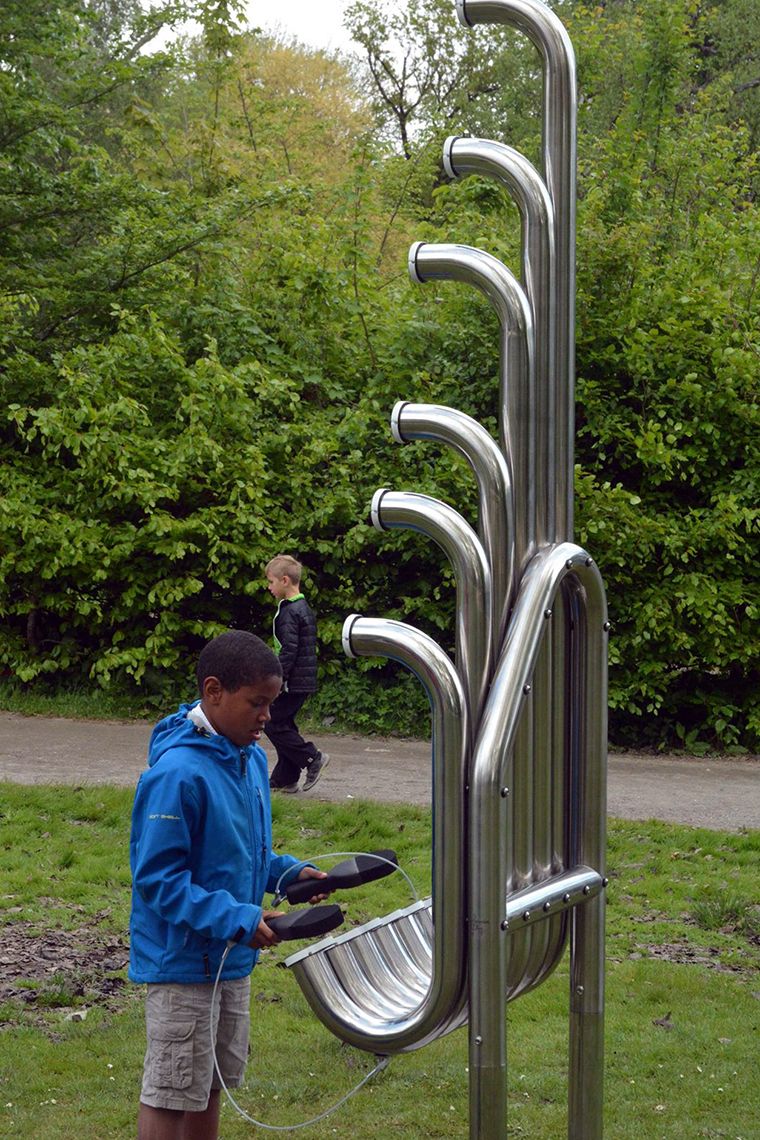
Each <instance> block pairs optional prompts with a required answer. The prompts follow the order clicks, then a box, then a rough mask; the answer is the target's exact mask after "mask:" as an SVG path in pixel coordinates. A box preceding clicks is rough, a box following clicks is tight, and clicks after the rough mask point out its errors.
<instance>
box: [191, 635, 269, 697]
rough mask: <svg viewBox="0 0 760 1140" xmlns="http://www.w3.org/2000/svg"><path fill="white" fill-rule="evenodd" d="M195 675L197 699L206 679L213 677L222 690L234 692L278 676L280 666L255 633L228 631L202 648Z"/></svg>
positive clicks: (201, 692)
mask: <svg viewBox="0 0 760 1140" xmlns="http://www.w3.org/2000/svg"><path fill="white" fill-rule="evenodd" d="M195 675H196V677H197V679H198V691H199V693H200V694H201V696H202V695H203V683H204V681H205V680H206V678H207V677H216V678H217V679H218V680H219V683H220V684H221V686H222V688H224V689H226V690H227V692H228V693H235V692H237V690H238V689H239V688H241V687H242V686H243V685H253V684H255V683H256V681H261V680H262V679H263V678H264V677H281V676H282V666H281V665H280V662H279V661H278V659H277V657H276V655H275V654H274V653H273V652H272V650H271V649H270V648H269V646H268V645H266V644H265V643H264V642H263V641H262V640H261V638H260V637H257V636H256V634H255V633H248V631H247V630H244V629H230V630H228V631H227V633H220V634H219V636H218V637H215V638H213V640H212V641H209V642H208V644H207V645H204V647H203V649H202V650H201V654H200V657H199V658H198V665H197V668H196V670H195Z"/></svg>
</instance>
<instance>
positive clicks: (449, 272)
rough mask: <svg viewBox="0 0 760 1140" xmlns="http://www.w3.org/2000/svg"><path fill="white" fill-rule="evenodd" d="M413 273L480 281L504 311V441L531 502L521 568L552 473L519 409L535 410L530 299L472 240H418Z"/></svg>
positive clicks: (525, 513) (523, 515)
mask: <svg viewBox="0 0 760 1140" xmlns="http://www.w3.org/2000/svg"><path fill="white" fill-rule="evenodd" d="M409 274H410V276H411V278H412V280H413V281H418V282H425V281H435V280H439V281H462V282H464V283H465V284H467V285H474V286H475V288H476V289H479V290H480V291H481V292H482V293H485V295H486V296H487V297H488V299H489V301H490V302H491V304H492V305H493V306H494V308H495V309H496V312H497V314H498V316H499V322H500V325H501V362H500V372H501V376H500V395H499V432H500V436H501V440H500V442H501V447H502V451H503V452H504V455H505V457H506V460H507V464H508V466H509V469H510V471H511V472H512V480H513V484H514V495H515V500H516V502H519V503H524V504H525V509H524V510H521V511H519V512H518V514H517V517H516V520H515V522H516V528H517V529H516V530H515V543H514V545H515V551H514V559H515V568H516V570H517V572H518V573H519V571H520V570H521V569H522V568H523V567H524V566H525V564H526V563H527V562H528V561H529V559H530V558H531V557H532V555H533V553H534V551H535V546H536V537H537V536H536V504H537V503H540V502H543V501H544V499H545V498H546V495H545V491H544V489H543V488H544V481H545V478H546V473H545V472H541V471H538V470H537V467H536V425H535V411H531V413H530V414H529V415H528V416H527V424H525V420H526V417H525V416H524V415H520V414H519V412H518V410H519V409H525V408H529V409H535V390H536V382H535V356H536V347H535V328H534V323H533V311H532V309H531V305H530V301H529V300H528V297H527V296H526V293H525V290H524V289H523V287H522V286H521V285H520V282H519V281H518V280H517V278H516V277H515V276H514V274H513V273H512V272H511V271H510V270H509V269H507V267H506V266H505V265H504V264H503V263H502V262H501V261H499V259H498V258H497V257H493V256H492V255H491V254H490V253H484V252H483V250H480V249H474V248H473V247H472V246H469V245H432V244H427V243H425V242H415V244H414V245H412V247H411V249H410V250H409ZM512 423H518V424H519V425H520V430H519V446H518V441H517V440H513V439H512V436H511V424H512ZM523 425H525V426H523ZM537 480H538V484H539V485H538V489H537Z"/></svg>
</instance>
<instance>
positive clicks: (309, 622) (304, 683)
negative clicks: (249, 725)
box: [264, 554, 330, 792]
mask: <svg viewBox="0 0 760 1140" xmlns="http://www.w3.org/2000/svg"><path fill="white" fill-rule="evenodd" d="M301 571H302V566H301V563H300V562H298V561H296V559H295V558H291V556H290V555H289V554H278V555H277V557H276V558H273V559H272V560H271V561H270V562H268V563H267V565H266V576H267V585H268V587H269V592H270V593H271V595H272V597H273V598H275V599H276V601H277V613H276V614H275V616H274V622H273V623H272V631H273V636H274V649H275V653H276V654H277V656H278V657H279V659H280V665H281V666H282V679H283V685H282V692H281V693H280V695H279V697H278V698H277V700H276V701H275V702H274V704H273V705H272V708H271V713H272V719H271V720H270V721H269V723H268V724H267V725H266V727H265V729H264V731H265V733H266V734H267V736H268V737H269V739H270V740H271V741H272V744H273V745H274V747H275V749H276V751H277V764H276V765H275V767H274V769H273V771H272V775H271V777H270V780H269V786H270V787H271V788H272V789H273V790H275V791H280V792H297V791H298V781H299V779H300V776H301V770H302V769H304V768H305V769H306V779H305V780H304V784H303V791H305V792H310V791H311V789H312V788H313V787H314V785H315V784H316V782H317V780H318V779H319V777H320V776H321V775H322V773H323V771H324V770H325V768H326V766H327V764H328V763H329V760H330V757H329V756H328V755H327V753H326V752H320V751H319V749H318V748H317V746H316V745H315V744H314V743H313V742H312V741H311V740H304V738H303V737H302V736H301V733H300V732H299V731H298V726H297V724H296V721H295V718H296V715H297V713H298V712H299V710H300V708H301V706H302V705H303V703H304V701H305V700H306V698H307V697H308V695H309V693H315V692H316V691H317V622H316V619H315V617H314V613H313V611H312V609H311V606H310V605H309V603H308V602H307V601H306V598H305V597H304V596H303V594H302V593H301Z"/></svg>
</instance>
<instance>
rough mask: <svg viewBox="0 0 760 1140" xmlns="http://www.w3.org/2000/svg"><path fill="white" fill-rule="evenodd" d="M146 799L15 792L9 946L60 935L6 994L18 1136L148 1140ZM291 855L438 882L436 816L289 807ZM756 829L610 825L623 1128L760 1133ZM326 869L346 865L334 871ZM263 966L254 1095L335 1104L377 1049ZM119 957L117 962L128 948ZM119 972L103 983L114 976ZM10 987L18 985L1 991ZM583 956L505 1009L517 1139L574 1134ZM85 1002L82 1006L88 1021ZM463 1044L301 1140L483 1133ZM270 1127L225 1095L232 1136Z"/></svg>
mask: <svg viewBox="0 0 760 1140" xmlns="http://www.w3.org/2000/svg"><path fill="white" fill-rule="evenodd" d="M130 803H131V793H130V792H128V791H124V790H123V789H115V788H110V787H109V788H105V787H88V788H82V789H74V788H56V787H49V788H48V787H37V786H35V787H20V786H18V785H12V784H5V785H0V883H2V887H0V959H2V960H5V959H6V958H8V957H12V956H13V954H14V953H17V952H18V950H19V948H20V950H21V954H22V960H23V962H24V963H27V962H28V965H25V966H24V969H25V970H28V971H29V974H30V975H33V970H32V967H33V965H34V964H35V963H36V962H38V961H41V960H42V955H43V954H44V953H47V952H49V951H50V950H51V947H55V946H57V948H58V950H57V954H58V956H57V958H56V957H53V958H52V959H51V966H52V968H51V970H50V971H49V972H48V974H47V975H46V976H45V977H44V978H40V977H39V976H36V975H35V976H27V977H26V978H23V977H22V978H21V979H20V980H19V984H18V985H17V986H16V987H15V988H13V989H12V990H11V991H10V992H7V993H5V996H4V997H3V999H2V1001H1V1002H0V1017H1V1018H2V1023H3V1025H2V1028H0V1137H6V1136H7V1137H34V1138H35V1140H106V1138H109V1137H118V1138H125V1140H126V1138H128V1137H129V1138H131V1137H133V1136H134V1131H135V1127H134V1120H135V1113H136V1103H137V1098H138V1092H139V1081H140V1073H141V1067H142V1054H143V1048H144V1037H143V1034H144V1027H143V1019H142V1017H143V1015H142V1001H141V991H140V989H139V988H138V987H132V986H130V985H128V984H127V985H124V984H123V981H124V969H123V955H124V949H125V945H126V938H125V931H126V926H127V920H128V910H129V872H128V856H127V840H128V831H129V811H130ZM274 820H275V835H276V836H277V838H278V844H279V846H280V848H281V849H282V850H290V851H292V852H294V853H295V854H302V855H308V854H313V853H315V852H316V853H320V852H326V851H331V850H332V851H343V850H362V849H368V848H372V847H386V846H387V847H394V848H395V849H396V850H397V851H398V854H399V858H400V862H401V864H402V866H403V867H404V869H405V870H406V871H407V872H408V873H409V874H410V876H411V877H412V879H413V880H414V882H415V884H416V886H417V889H418V891H419V893H420V894H424V893H425V892H426V891H427V889H428V885H429V875H430V867H429V864H430V842H429V813H428V812H427V811H426V810H423V809H416V808H412V807H409V808H406V807H398V806H394V807H392V808H391V807H388V806H383V805H377V804H367V803H363V802H361V801H350V802H347V803H345V804H340V805H337V806H333V805H327V804H323V803H310V802H308V801H300V800H298V801H295V802H291V801H289V800H288V801H286V800H284V799H280V800H277V801H276V802H275V805H274ZM759 853H760V835H759V834H758V833H757V832H754V833H739V834H723V833H720V832H707V831H697V830H691V829H688V828H682V827H675V826H670V825H665V824H657V823H647V824H641V823H627V822H614V821H613V823H612V825H611V827H610V842H609V871H610V885H609V891H608V893H609V908H608V941H607V950H608V979H607V1015H606V1065H605V1070H606V1071H605V1120H606V1130H605V1135H606V1137H607V1138H608V1140H634V1138H635V1140H640V1138H641V1137H646V1138H647V1140H649V1138H650V1137H651V1138H654V1140H701V1138H717V1137H726V1138H729V1140H737V1138H739V1137H740V1138H741V1140H760V1093H759V1092H758V1090H760V1069H759V1067H758V1049H757V1041H758V1028H759V1026H760V980H758V967H760V938H758V913H760V908H758V901H759V899H758V886H757V867H758V854H759ZM328 865H329V864H328ZM341 901H342V903H343V904H344V906H345V909H346V911H347V921H348V922H360V921H364V920H365V919H367V918H369V917H372V916H374V915H376V914H382V913H387V912H388V911H390V910H392V909H394V908H395V907H397V906H399V905H404V904H405V903H407V902H408V901H409V889H408V887H407V885H406V884H405V883H404V881H403V880H402V879H401V878H400V877H399V876H392V877H391V878H389V879H385V880H382V881H380V882H378V883H374V884H370V885H368V886H367V887H365V888H363V889H362V890H361V891H356V892H346V893H345V894H344V895H343V896H342V898H341ZM291 951H292V946H291V947H288V946H285V947H279V948H278V949H277V950H276V951H274V952H272V953H270V954H267V955H264V956H263V959H262V962H261V964H260V965H259V967H258V968H257V970H256V971H255V973H254V976H253V995H254V996H253V1000H252V1041H251V1048H252V1054H251V1063H250V1065H249V1070H248V1078H247V1084H246V1086H245V1087H244V1088H243V1089H241V1090H239V1091H238V1093H237V1094H236V1095H237V1099H238V1101H239V1103H240V1104H241V1106H242V1107H243V1108H244V1109H245V1111H246V1112H247V1113H248V1114H249V1115H251V1116H253V1117H254V1118H256V1119H259V1120H262V1121H263V1122H265V1123H269V1124H294V1123H297V1122H299V1121H301V1120H303V1119H304V1118H306V1117H308V1116H312V1115H314V1114H316V1113H318V1112H320V1111H322V1110H323V1109H325V1108H327V1107H328V1106H329V1105H331V1104H332V1103H334V1102H335V1101H336V1100H337V1099H338V1098H339V1097H340V1096H341V1095H343V1093H345V1092H347V1091H348V1089H350V1088H351V1087H352V1086H353V1085H354V1084H355V1083H356V1082H357V1081H358V1080H359V1079H360V1077H361V1075H363V1074H364V1073H365V1072H366V1071H367V1070H368V1067H370V1066H371V1059H368V1058H367V1057H365V1055H363V1054H360V1053H357V1052H356V1051H354V1050H352V1049H349V1048H347V1047H345V1046H343V1045H341V1043H340V1042H339V1041H338V1040H337V1039H336V1038H334V1037H332V1036H331V1035H330V1034H329V1033H328V1032H327V1031H326V1030H325V1029H324V1028H323V1027H322V1026H321V1024H320V1023H319V1022H318V1021H317V1020H316V1018H315V1017H314V1016H313V1015H312V1014H311V1012H310V1010H309V1009H308V1007H307V1005H306V1003H305V1000H304V998H303V997H302V995H301V993H300V990H299V989H298V987H297V985H296V983H295V981H294V979H293V977H292V976H291V974H290V973H289V972H288V971H284V970H281V969H279V968H278V963H279V962H280V961H281V960H282V958H283V957H285V956H287V954H288V953H290V952H291ZM120 955H121V957H120ZM106 983H107V984H106ZM5 989H6V990H8V987H7V986H6V987H5ZM567 989H568V963H567V958H566V957H565V958H564V959H563V960H562V962H561V963H560V965H559V967H558V969H557V970H556V971H555V973H554V975H552V977H551V978H550V979H549V980H548V981H547V982H546V983H545V984H544V985H543V986H541V987H540V988H539V989H538V990H537V991H535V992H534V993H531V994H528V995H526V996H525V997H523V998H521V999H520V1000H519V1001H517V1002H515V1003H514V1004H513V1005H511V1006H510V1007H509V1014H508V1039H509V1052H508V1059H509V1081H508V1084H509V1134H510V1136H514V1137H522V1136H525V1137H532V1138H534V1140H558V1138H559V1137H561V1136H563V1135H564V1134H565V1127H566V1125H565V1120H566V1098H567V1090H566V1077H567V1059H566V1055H567V1009H568V1002H567ZM72 1013H75V1014H76V1013H79V1014H80V1015H81V1014H82V1013H84V1014H85V1015H86V1016H85V1018H84V1020H81V1021H72V1020H70V1019H69V1018H70V1017H71V1014H72ZM466 1069H467V1037H466V1031H459V1032H457V1033H454V1034H451V1035H450V1036H449V1037H446V1038H443V1039H441V1040H438V1041H436V1042H434V1043H433V1044H432V1045H430V1046H428V1047H426V1048H425V1049H422V1050H420V1051H418V1052H415V1053H412V1054H408V1055H404V1056H400V1057H395V1058H393V1059H392V1060H391V1063H390V1066H389V1068H388V1069H387V1070H386V1071H385V1072H384V1073H382V1074H381V1075H379V1076H378V1077H377V1078H376V1079H375V1080H374V1081H373V1082H372V1083H371V1084H370V1085H369V1086H367V1087H366V1088H365V1089H363V1090H362V1091H361V1092H359V1093H358V1094H357V1096H356V1097H355V1098H354V1099H353V1100H351V1101H349V1103H348V1104H347V1105H346V1106H344V1107H343V1108H341V1109H340V1110H339V1111H338V1112H337V1113H336V1114H335V1115H334V1116H331V1117H328V1118H327V1119H326V1120H324V1121H322V1122H321V1123H319V1124H315V1125H313V1126H310V1127H307V1128H305V1129H303V1130H302V1131H301V1132H300V1135H302V1136H303V1137H304V1138H305V1140H327V1138H328V1137H331V1138H332V1137H336V1136H337V1137H343V1138H346V1137H351V1138H354V1137H355V1138H360V1140H388V1138H390V1137H392V1136H399V1137H403V1138H404V1140H427V1138H431V1137H466V1136H467V1133H468V1123H467V1122H468V1105H467V1100H468V1089H467V1072H466ZM254 1134H255V1135H261V1132H260V1130H258V1129H255V1128H254V1127H253V1126H252V1125H251V1124H249V1123H247V1122H246V1121H244V1120H242V1119H240V1118H238V1117H237V1116H236V1115H235V1114H234V1112H233V1111H232V1109H231V1108H230V1107H229V1106H227V1105H225V1108H224V1110H223V1128H222V1135H223V1137H224V1140H243V1138H244V1137H246V1138H247V1137H250V1136H251V1135H254Z"/></svg>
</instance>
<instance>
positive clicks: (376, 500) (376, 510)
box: [369, 487, 388, 530]
mask: <svg viewBox="0 0 760 1140" xmlns="http://www.w3.org/2000/svg"><path fill="white" fill-rule="evenodd" d="M387 492H388V488H387V487H380V488H379V490H377V491H375V493H374V495H373V496H372V504H371V506H370V508H369V514H370V518H371V519H372V525H373V527H374V528H375V530H385V527H384V526H383V521H382V519H381V518H380V504H381V502H382V500H383V496H384V495H385V494H387Z"/></svg>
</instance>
